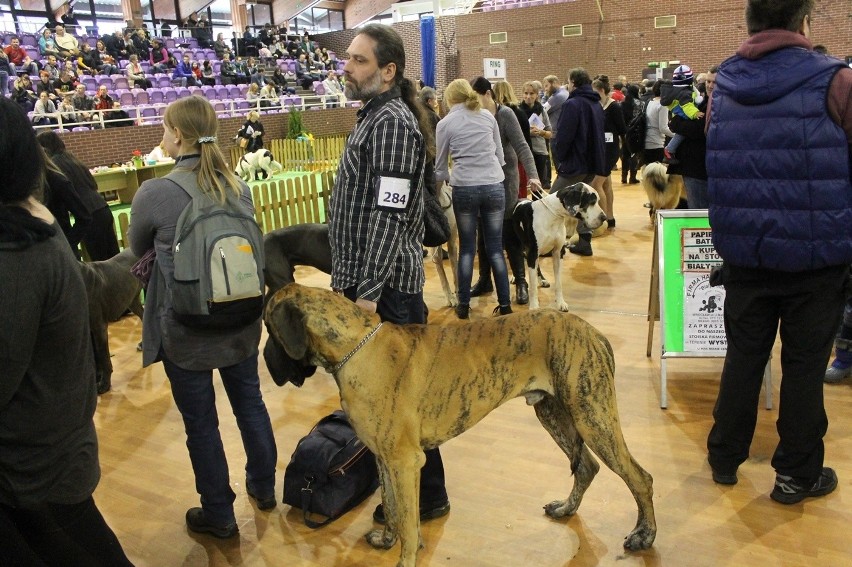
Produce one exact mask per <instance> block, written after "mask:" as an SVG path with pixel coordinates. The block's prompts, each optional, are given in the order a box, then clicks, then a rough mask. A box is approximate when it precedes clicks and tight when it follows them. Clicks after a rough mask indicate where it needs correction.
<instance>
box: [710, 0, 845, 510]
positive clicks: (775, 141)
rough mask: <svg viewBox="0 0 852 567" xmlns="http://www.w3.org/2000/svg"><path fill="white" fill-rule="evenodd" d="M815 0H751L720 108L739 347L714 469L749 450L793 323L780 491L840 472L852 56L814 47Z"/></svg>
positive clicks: (728, 366) (720, 191) (831, 479)
mask: <svg viewBox="0 0 852 567" xmlns="http://www.w3.org/2000/svg"><path fill="white" fill-rule="evenodd" d="M813 6H814V2H813V0H749V1H748V4H747V8H746V23H747V26H748V31H749V38H748V39H747V40H746V41H745V42H744V43H743V44H742V46H740V48H739V50H738V51H737V54H736V55H735V56H734V57H731V58H730V59H728V60H727V61H725V62H724V63H723V64H722V65H721V66H720V67H719V73H718V75H717V80H716V88H715V90H714V91H713V95H712V99H711V100H710V105H709V108H708V115H709V119H708V130H707V159H706V164H707V177H708V192H709V195H708V196H709V201H710V206H709V215H710V225H711V228H712V230H713V244H714V246H715V247H716V251H717V252H718V253H719V255H720V256H721V257H722V259H723V264H722V267H721V270H720V271H719V272H718V273H714V274H712V275H711V280H712V281H713V283H714V284H715V283H717V282H718V283H721V284H724V286H725V290H726V298H725V304H724V318H725V331H726V334H727V340H728V348H727V355H726V358H725V366H724V369H723V371H722V379H721V384H720V386H719V396H718V399H717V401H716V407H715V409H714V411H713V417H714V425H713V428H712V429H711V431H710V434H709V437H708V440H707V448H708V451H709V459H708V460H709V462H710V465H711V468H712V474H713V480H715V481H716V482H717V483H721V484H735V483H736V482H737V474H736V473H737V467H738V466H739V465H740V464H741V463H743V462H744V461H745V460H746V459H747V458H748V456H749V445H750V444H751V439H752V436H753V434H754V429H755V423H756V421H757V411H758V401H759V395H760V386H761V382H762V378H763V371H764V367H765V366H766V363H767V361H768V360H769V356H770V354H771V352H772V346H773V343H774V342H775V335H776V331H777V330H778V327H779V323H780V334H781V342H782V345H783V354H782V357H781V369H782V381H781V402H780V407H779V414H778V421H777V429H778V435H779V437H780V440H779V443H778V446H777V448H776V450H775V453H774V455H773V457H772V466H773V468H774V469H775V471H776V477H775V487H774V489H773V490H772V493H771V494H770V496H771V498H772V499H773V500H775V501H777V502H781V503H783V504H794V503H796V502H800V501H801V500H803V499H804V498H806V497H813V496H823V495H825V494H828V493H830V492H832V491H833V490H834V488H835V487H836V486H837V475H836V474H835V472H834V471H833V470H832V469H831V468H829V467H825V466H824V463H823V460H824V445H823V436H824V435H825V433H826V430H827V429H828V418H827V416H826V413H825V408H824V404H823V393H822V388H823V384H822V379H823V374H824V372H825V367H826V363H827V361H828V357H829V354H830V352H831V346H832V341H833V338H834V334H835V331H836V330H837V327H838V324H839V323H840V316H841V313H842V308H843V305H844V302H845V297H846V293H847V287H848V281H849V265H850V263H852V184H851V183H850V162H852V94H850V93H852V69H849V68H848V67H846V66H845V65H844V64H843V63H842V62H841V61H839V60H837V59H833V58H831V57H827V56H825V55H822V54H819V53H815V52H814V51H813V50H812V45H811V42H810V40H809V37H810V31H811V12H812V10H813Z"/></svg>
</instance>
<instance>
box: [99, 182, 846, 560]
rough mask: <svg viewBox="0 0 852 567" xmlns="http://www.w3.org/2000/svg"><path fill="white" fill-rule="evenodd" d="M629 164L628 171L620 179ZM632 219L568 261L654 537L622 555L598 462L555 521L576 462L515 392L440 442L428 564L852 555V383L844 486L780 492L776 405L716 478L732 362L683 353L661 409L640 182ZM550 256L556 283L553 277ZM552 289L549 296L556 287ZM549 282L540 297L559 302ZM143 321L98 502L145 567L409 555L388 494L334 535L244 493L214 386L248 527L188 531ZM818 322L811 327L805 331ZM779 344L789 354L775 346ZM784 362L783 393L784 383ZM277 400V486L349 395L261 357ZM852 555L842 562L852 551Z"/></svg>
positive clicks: (842, 389) (123, 368)
mask: <svg viewBox="0 0 852 567" xmlns="http://www.w3.org/2000/svg"><path fill="white" fill-rule="evenodd" d="M618 176H619V173H618V172H615V174H614V177H618ZM615 195H616V197H615V216H616V219H617V221H618V226H617V229H616V230H615V231H613V232H610V233H608V234H606V235H604V236H601V237H599V238H595V239H594V240H593V246H594V256H592V257H589V258H578V257H575V256H571V255H568V256H570V257H569V258H568V261H567V265H566V264H563V266H564V273H565V278H564V279H565V280H566V290H567V292H566V296H567V298H568V303H569V305H570V306H571V309H572V311H573V312H574V313H576V314H577V315H579V316H581V317H583V318H585V319H587V320H588V321H590V322H591V323H592V324H593V325H595V326H596V327H598V328H599V329H600V330H601V331H603V333H604V334H605V335H607V337H609V340H610V341H611V342H612V345H613V348H614V350H615V355H616V363H617V372H616V386H617V391H618V403H619V411H620V415H621V422H622V425H623V428H624V434H625V438H626V440H627V444H628V446H629V447H630V450H631V452H632V454H633V455H634V456H635V458H636V459H637V461H639V463H640V464H641V465H642V466H643V467H645V468H646V469H647V470H648V471H649V472H650V473H651V474H652V475H653V477H654V492H655V495H654V503H655V506H656V515H657V522H658V528H659V531H658V534H657V540H656V543H655V544H654V547H653V548H652V549H650V550H648V551H644V552H641V553H625V552H624V551H623V549H622V546H621V543H622V539H623V538H624V536H625V535H626V534H627V533H628V532H629V531H630V530H631V529H632V528H633V525H634V523H635V521H636V505H635V503H634V501H633V499H632V497H631V495H630V493H629V492H628V490H627V488H626V486H625V485H624V483H623V482H622V481H621V479H620V478H618V477H617V476H616V475H615V474H614V473H612V472H611V471H610V470H608V469H606V468H605V467H602V468H601V472H600V473H599V474H598V476H597V478H596V479H595V481H594V482H593V483H592V485H591V488H590V489H589V491H588V492H587V493H586V496H585V499H584V500H583V504H582V505H581V506H580V509H579V511H578V513H577V515H576V516H574V517H572V518H570V519H567V520H564V521H554V520H551V519H549V518H547V517H546V516H545V515H544V513H543V511H542V506H543V505H544V504H546V503H547V502H550V501H551V500H555V499H561V498H564V497H566V496H567V494H568V492H569V491H570V486H571V483H572V479H571V478H570V471H569V465H568V461H567V459H566V458H565V456H564V455H563V454H562V453H561V452H560V450H559V449H558V448H557V446H556V444H555V443H554V442H553V441H552V440H551V439H550V437H549V436H548V435H547V433H545V431H544V430H543V429H542V428H541V427H540V426H539V424H538V421H537V420H536V417H535V415H534V412H533V411H532V409H531V408H529V407H527V406H526V405H525V403H524V401H523V399H518V400H513V401H511V402H510V403H508V404H506V405H505V406H503V407H501V408H499V409H498V410H496V411H495V412H493V413H492V414H491V415H490V416H488V417H487V418H486V419H485V420H484V421H483V422H482V423H480V424H479V425H477V426H476V427H474V428H473V429H472V430H471V431H469V432H467V433H465V434H463V435H461V436H460V437H458V438H456V439H453V440H452V441H450V442H448V443H447V444H446V445H444V446H443V447H442V449H441V451H442V453H443V456H444V462H445V465H446V472H447V488H448V491H449V494H450V500H451V503H452V511H451V512H450V514H449V516H447V517H446V518H444V519H441V520H437V521H433V522H430V523H427V524H425V525H424V526H423V540H424V543H425V548H424V549H423V550H421V552H420V555H419V563H418V564H419V565H421V566H426V565H429V566H432V567H438V566H440V567H498V566H499V567H515V566H518V567H521V566H523V567H526V566H533V567H557V566H563V565H572V566H575V565H576V566H586V565H616V564H618V565H622V566H628V565H637V566H638V565H642V566H645V567H648V566H656V565H666V566H708V567H709V566H713V567H717V566H725V565H730V566H740V565H749V566H751V565H760V566H762V567H763V566H774V565H783V566H785V567H786V566H796V565H802V566H810V565H814V566H820V567H823V566H826V567H830V566H840V565H849V561H850V559H849V557H850V555H852V537H850V534H852V532H850V530H852V389H850V388H852V384H850V383H849V382H847V383H845V384H841V385H834V386H827V387H826V388H825V392H826V406H827V409H828V415H829V420H830V424H831V425H830V428H829V431H828V435H827V436H826V440H825V441H826V464H827V465H829V466H833V467H834V468H835V469H836V470H837V473H838V475H839V477H840V486H839V487H838V489H837V490H836V491H835V492H834V493H833V494H831V495H829V496H827V497H825V498H819V499H815V500H812V501H806V502H805V503H803V504H800V505H795V506H789V507H788V506H782V505H779V504H776V503H774V502H772V501H771V500H770V499H769V492H770V490H771V489H772V484H773V479H774V472H773V470H772V468H771V466H770V464H769V461H770V459H771V455H772V451H773V449H774V447H775V444H776V441H777V437H776V432H775V427H774V421H775V419H776V416H777V410H765V411H764V410H761V412H760V416H759V423H758V426H757V431H756V433H755V438H754V442H753V443H752V456H751V458H750V459H749V460H748V461H747V462H746V463H745V464H743V466H742V467H741V468H740V473H739V476H740V482H739V484H738V485H736V486H734V487H722V486H719V485H716V484H714V483H713V481H712V480H711V479H710V470H709V467H708V465H707V461H706V449H705V441H706V437H707V432H708V431H709V429H710V425H711V422H712V418H711V414H712V410H713V404H714V401H715V398H716V392H717V389H718V376H719V371H720V369H721V365H722V361H721V359H680V360H670V361H669V365H668V366H669V392H668V393H669V398H668V399H669V406H668V409H667V410H661V409H660V407H659V398H660V380H659V377H660V357H659V350H660V347H659V324H657V328H656V337H655V341H654V356H652V357H651V358H646V356H645V345H646V338H647V327H648V325H647V322H646V312H647V304H648V283H649V276H650V266H651V244H652V235H653V230H652V228H651V226H650V223H649V218H648V210H647V209H645V208H643V207H642V203H643V202H644V201H645V198H644V195H643V194H642V191H641V189H640V188H639V186H638V185H630V186H621V185H620V183H618V181H616V182H615ZM550 273H551V271H550V263H549V261H548V262H546V264H545V275H548V274H550ZM296 278H297V281H300V283H305V284H308V285H314V286H319V287H327V286H328V284H329V277H328V276H327V275H324V274H320V273H317V272H314V271H312V270H309V269H304V268H300V269H299V271H298V272H297V275H296ZM427 280H428V281H427V286H426V292H427V293H426V296H427V297H426V298H427V303H428V305H429V306H430V308H431V321H430V322H431V323H432V324H442V323H443V322H445V321H448V320H451V319H454V317H455V315H454V314H453V312H452V310H451V309H449V308H447V307H444V300H443V299H442V296H441V293H440V286H439V284H438V279H437V277H436V275H435V270H434V267H433V266H432V265H431V264H428V265H427ZM551 290H552V288H551ZM551 290H543V291H542V302H543V304H544V303H545V302H547V301H549V300H550V299H551V298H552V295H551ZM495 305H496V297H495V296H494V295H491V296H490V297H486V298H484V299H483V298H480V299H479V300H477V299H474V304H473V312H472V317H474V318H476V317H487V316H490V313H491V310H492V309H493V308H494V306H495ZM141 329H142V325H141V322H139V321H138V320H135V319H133V318H125V319H124V320H122V321H120V322H118V323H116V324H114V325H113V326H112V327H111V328H110V344H111V347H112V352H113V354H114V358H113V364H114V366H115V372H114V374H113V378H112V381H113V390H112V391H111V392H109V393H107V394H105V395H104V396H102V397H101V398H100V404H99V407H98V411H97V415H96V417H95V419H96V422H97V426H98V432H99V437H100V458H101V468H102V471H103V476H102V479H101V483H100V486H99V487H98V489H97V491H96V493H95V499H96V501H97V503H98V505H99V507H100V509H101V510H102V511H103V513H104V516H105V517H106V518H107V521H108V522H109V524H110V525H111V526H112V528H113V529H114V530H115V532H116V533H117V535H118V537H119V539H120V540H121V542H122V544H123V545H124V548H125V550H126V551H127V554H128V556H129V557H130V558H131V560H132V561H133V562H134V563H135V564H136V565H139V566H185V567H196V566H226V565H227V566H239V565H243V566H266V565H275V566H278V565H284V566H288V567H289V566H306V567H307V566H310V567H314V566H317V567H344V566H353V567H354V566H358V567H374V566H378V567H382V566H392V565H395V564H396V561H397V558H398V553H399V547H398V546H397V547H394V548H393V549H392V550H390V551H385V552H382V551H377V550H374V549H372V548H370V547H369V546H368V545H367V543H366V542H365V541H364V538H363V535H364V534H365V533H366V532H367V531H368V530H369V529H370V528H371V527H372V526H373V522H372V518H371V514H372V511H373V508H374V507H375V505H376V504H378V503H379V501H380V497H379V494H378V492H377V493H376V494H375V495H374V496H373V497H371V498H370V499H368V500H367V501H366V502H365V503H364V504H362V505H361V506H360V507H358V508H356V509H355V510H353V511H352V512H350V513H349V514H347V515H346V516H344V517H343V518H341V519H339V520H337V521H336V522H334V523H332V524H331V525H329V526H327V527H324V528H321V529H319V530H311V529H309V528H307V527H305V526H304V524H303V523H302V520H301V515H300V511H299V510H293V509H290V507H289V506H286V505H283V504H279V505H278V507H277V508H276V509H275V510H273V511H271V512H260V511H258V510H257V509H256V508H255V507H254V506H253V505H252V503H251V502H250V501H249V499H248V497H247V496H246V493H245V487H244V485H243V483H244V463H245V461H244V454H243V449H242V445H241V442H240V438H239V433H238V431H237V428H236V425H235V423H234V419H233V415H232V414H231V412H230V409H229V407H228V405H227V401H226V398H225V396H224V393H223V391H222V390H221V388H220V386H221V384H217V393H219V416H220V420H221V422H222V425H221V430H222V436H223V438H224V441H225V448H226V452H227V455H228V459H229V464H230V470H231V480H232V482H233V487H234V491H235V492H236V494H237V500H236V502H235V509H236V515H237V521H238V523H239V528H240V535H239V537H238V538H234V539H232V540H230V541H220V540H216V539H214V538H212V537H207V536H199V535H194V534H191V533H189V532H187V529H186V527H185V524H184V513H185V511H186V509H187V508H189V507H191V506H197V505H198V496H197V494H196V492H195V486H194V481H193V474H192V469H191V467H190V463H189V458H188V455H187V451H186V446H185V437H184V432H183V425H182V422H181V419H180V415H179V414H178V411H177V409H176V408H175V405H174V402H173V401H172V398H171V394H170V391H169V385H168V381H167V380H166V378H165V375H164V373H163V369H162V366H161V365H159V364H157V365H155V366H153V367H151V368H147V369H144V370H143V369H141V368H140V360H141V357H140V354H139V353H138V352H136V344H137V342H138V341H139V339H140V334H141ZM803 332H807V330H805V329H803ZM776 348H777V347H776ZM778 354H779V353H778V352H776V353H775V356H773V361H772V365H773V374H774V376H775V377H776V378H775V389H776V395H775V399H776V400H778V395H777V387H778V382H779V380H780V367H779V364H778V361H779V356H778ZM261 366H262V368H261V384H262V388H263V394H264V399H265V400H266V404H267V406H268V408H269V412H270V415H271V417H272V423H273V428H274V430H275V434H276V438H277V442H278V454H279V458H278V463H279V466H278V485H279V492H280V486H281V484H282V483H283V475H284V468H285V466H286V465H287V463H288V462H289V459H290V455H291V453H292V451H293V449H294V447H295V445H296V442H297V441H298V440H299V439H300V438H301V437H302V436H303V435H304V434H305V433H307V431H308V430H309V429H310V428H311V426H312V425H313V424H314V422H315V421H316V420H317V419H319V418H320V417H322V416H324V415H326V414H327V413H329V412H330V411H332V410H334V409H336V408H337V407H338V405H339V400H338V394H337V390H336V388H335V386H334V382H333V381H332V379H331V378H330V377H329V376H328V375H326V374H325V373H324V372H323V371H322V370H319V371H318V372H317V374H316V375H315V376H314V377H313V378H310V379H308V381H307V382H306V384H305V386H304V387H303V388H301V389H296V388H293V387H292V386H288V387H285V388H278V387H277V386H275V385H274V384H273V382H272V380H271V379H270V378H269V375H268V373H267V372H266V369H265V367H263V365H261ZM844 557H845V559H844Z"/></svg>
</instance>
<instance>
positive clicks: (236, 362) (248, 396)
mask: <svg viewBox="0 0 852 567" xmlns="http://www.w3.org/2000/svg"><path fill="white" fill-rule="evenodd" d="M217 128H218V123H217V120H216V113H215V111H214V110H213V107H212V106H211V105H210V103H209V102H208V101H207V100H206V99H204V98H202V97H197V96H191V97H187V98H183V99H179V100H177V101H175V102H173V103H172V104H170V105H169V106H168V107H167V108H166V112H165V114H164V115H163V130H164V133H163V147H164V148H165V149H166V151H168V153H169V155H171V156H173V157H174V158H175V168H174V171H173V172H172V173H170V174H169V175H168V176H166V177H164V178H159V179H151V180H149V181H146V182H145V183H143V184H142V186H141V187H140V188H139V190H138V191H137V193H136V195H135V197H134V198H133V204H132V205H131V224H130V229H129V231H128V239H129V241H130V246H131V248H132V249H133V252H134V253H135V254H136V255H137V256H139V257H140V258H141V257H142V256H143V255H145V253H146V252H147V251H148V250H150V249H151V248H153V249H154V251H155V260H154V265H153V267H152V269H151V274H152V276H151V280H150V282H149V283H148V291H147V301H146V308H145V317H144V322H143V341H142V342H143V359H142V363H143V365H144V366H148V365H150V364H153V363H154V362H157V361H162V362H163V367H164V368H165V371H166V375H167V376H168V379H169V382H170V383H171V388H172V395H173V397H174V399H175V403H176V404H177V407H178V409H179V410H180V412H181V416H182V417H183V421H184V426H185V429H186V436H187V448H188V449H189V457H190V460H191V461H192V468H193V471H194V472H195V485H196V489H197V490H198V493H199V494H200V496H201V507H193V508H190V509H189V510H188V511H187V513H186V524H187V527H188V528H189V529H190V530H192V531H194V532H205V533H209V534H212V535H213V536H215V537H219V538H229V537H232V536H234V535H236V534H237V532H238V528H237V522H236V518H235V516H234V500H235V498H236V496H235V494H234V492H233V490H232V489H231V483H230V479H229V475H228V463H227V461H226V458H225V452H224V448H223V445H222V438H221V436H220V434H219V419H218V416H217V413H216V404H215V394H214V388H213V381H212V374H213V372H212V371H213V369H218V370H219V374H220V376H221V378H222V383H223V385H224V388H225V392H226V394H227V395H228V400H229V401H230V404H231V408H232V409H233V412H234V415H235V417H236V420H237V424H238V425H239V429H240V433H241V435H242V440H243V447H244V448H245V452H246V459H247V462H246V467H245V470H246V479H245V483H246V484H245V486H246V492H247V493H248V495H249V496H250V497H251V498H253V499H254V500H255V501H256V503H257V507H258V508H260V509H261V510H269V509H272V508H273V507H275V502H276V499H275V464H276V460H277V450H276V447H275V439H274V437H273V434H272V425H271V423H270V420H269V413H268V412H267V410H266V405H265V404H264V402H263V398H262V397H261V393H260V383H259V378H258V373H257V357H258V344H259V343H260V333H261V321H260V313H261V309H262V305H263V297H262V295H257V297H256V298H252V299H256V301H255V302H254V305H255V308H256V310H253V311H250V312H249V311H240V312H239V313H240V315H241V317H238V318H235V317H233V316H232V315H231V313H230V312H228V311H227V310H228V309H230V307H225V315H224V319H216V320H215V321H214V318H215V317H214V313H213V308H212V307H211V308H210V310H211V312H210V314H209V316H207V317H205V316H201V315H191V314H187V313H186V311H185V310H184V307H185V305H186V304H187V302H188V301H189V302H191V300H193V299H196V300H198V299H199V298H200V301H201V303H202V304H206V302H205V301H204V293H202V290H201V288H200V287H197V286H201V285H203V284H204V283H205V281H206V279H204V278H202V281H199V278H198V276H196V279H195V282H192V281H189V280H187V281H181V280H182V279H183V277H182V276H181V277H179V276H180V275H181V274H180V272H181V271H182V270H185V269H187V266H188V265H193V264H194V263H195V262H193V261H192V260H193V259H194V257H193V258H188V259H186V260H184V256H185V255H186V254H188V253H189V251H191V250H193V249H196V250H197V243H198V235H199V233H202V236H203V234H204V231H196V232H193V231H192V227H193V226H194V225H199V224H201V222H202V221H204V220H207V219H202V218H201V217H200V216H196V217H193V218H192V220H193V221H197V222H193V223H186V222H184V220H185V219H188V218H189V217H192V216H193V215H194V214H198V211H201V210H207V211H210V210H211V204H214V203H216V204H218V205H219V207H220V208H221V209H225V210H227V211H228V214H227V215H222V214H219V215H216V216H217V218H220V219H222V220H221V221H220V222H224V223H228V222H231V220H230V219H238V222H241V224H240V225H239V226H238V227H237V228H238V229H239V230H238V232H239V231H243V232H239V234H240V235H244V238H243V239H242V240H241V242H242V244H241V245H236V246H235V245H234V243H233V242H232V240H233V237H232V236H229V235H231V234H234V233H233V232H229V231H222V234H225V235H226V236H225V237H223V238H221V239H220V240H217V241H216V242H215V249H216V250H217V258H218V253H221V254H222V261H221V264H220V265H221V266H223V267H224V265H225V264H226V261H225V260H226V255H227V260H228V262H233V263H237V264H240V263H242V264H241V265H242V266H245V263H246V262H249V263H250V264H251V268H250V269H249V270H246V269H245V268H244V269H243V270H242V271H241V274H240V275H241V276H246V275H248V276H252V278H251V279H255V278H254V274H255V273H258V274H259V275H258V278H257V279H256V280H255V281H256V282H257V281H259V285H260V287H261V288H262V287H263V279H262V268H263V256H262V235H260V230H259V228H258V227H257V224H256V223H254V219H253V216H254V207H253V205H252V200H251V192H250V190H249V188H248V186H246V184H245V183H243V182H242V181H241V180H240V179H239V178H237V177H236V176H235V175H234V174H233V172H232V171H231V168H230V167H228V165H227V164H226V163H225V159H224V157H223V155H222V152H221V151H220V150H219V147H218V146H217V145H216V131H217ZM191 195H192V197H191ZM212 209H213V210H214V211H215V210H216V207H212ZM184 211H186V212H184ZM212 216H213V215H210V217H211V218H212ZM252 223H253V232H252V231H250V230H249V229H251V227H252ZM207 226H210V225H209V224H208V225H207ZM184 227H186V228H185V229H184ZM228 228H231V226H230V225H229V227H228ZM181 233H183V234H181ZM176 234H177V236H176ZM207 234H212V232H208V233H207ZM193 245H195V247H193ZM187 248H189V250H187ZM202 248H203V247H202ZM240 252H242V254H240ZM226 253H227V254H226ZM201 254H202V256H201V258H200V260H201V261H202V262H204V263H205V265H207V263H209V265H207V268H209V269H210V271H215V269H216V265H215V264H217V263H219V262H213V261H212V260H211V258H210V257H209V255H208V254H206V253H205V252H203V251H202V252H201ZM252 258H254V262H252ZM220 276H221V274H220ZM176 281H180V283H176ZM207 283H208V284H209V283H210V282H207ZM194 284H195V285H194ZM230 285H231V286H234V287H239V286H241V285H242V281H237V278H234V279H233V280H231V281H230ZM222 287H223V288H224V287H227V286H222ZM229 289H230V288H229ZM193 291H195V293H193ZM207 291H209V289H208V290H207ZM214 291H216V290H214ZM218 292H221V289H220V290H219V291H218ZM218 292H217V293H218ZM255 294H262V290H258V289H257V287H255ZM196 304H197V303H196ZM233 304H234V305H236V303H233ZM245 315H251V316H250V317H248V318H247V317H245ZM237 319H240V320H239V321H238V320H237ZM201 325H204V326H201Z"/></svg>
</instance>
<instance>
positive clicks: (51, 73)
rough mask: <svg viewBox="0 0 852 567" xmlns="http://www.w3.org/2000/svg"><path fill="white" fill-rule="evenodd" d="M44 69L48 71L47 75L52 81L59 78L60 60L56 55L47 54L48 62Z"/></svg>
mask: <svg viewBox="0 0 852 567" xmlns="http://www.w3.org/2000/svg"><path fill="white" fill-rule="evenodd" d="M42 71H47V76H48V77H50V80H51V81H56V80H57V79H59V61H58V60H57V59H56V56H54V55H48V56H47V63H45V64H44V68H43V69H42Z"/></svg>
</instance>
